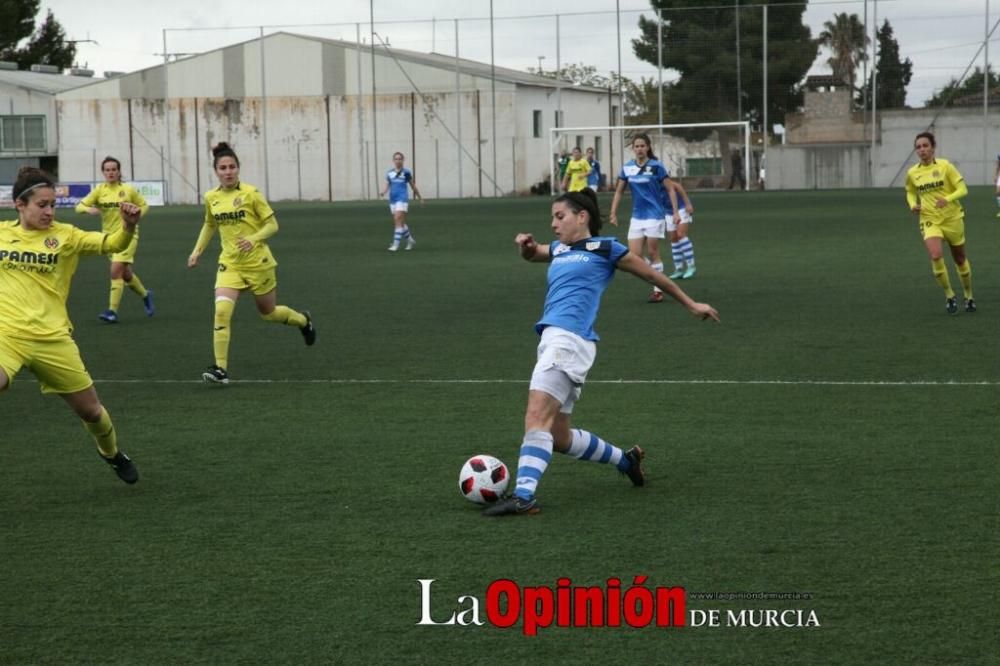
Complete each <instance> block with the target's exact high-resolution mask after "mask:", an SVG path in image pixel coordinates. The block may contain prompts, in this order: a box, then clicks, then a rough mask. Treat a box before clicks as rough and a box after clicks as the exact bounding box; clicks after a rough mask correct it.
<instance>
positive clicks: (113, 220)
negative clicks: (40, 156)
mask: <svg viewBox="0 0 1000 666" xmlns="http://www.w3.org/2000/svg"><path fill="white" fill-rule="evenodd" d="M123 201H128V202H129V203H134V204H135V205H136V206H138V207H139V208H141V209H142V213H141V215H145V214H146V211H148V210H149V204H148V203H146V200H145V199H144V198H143V196H142V195H141V194H139V192H138V191H136V189H135V188H134V187H132V186H131V185H129V184H128V183H101V184H100V185H98V186H97V187H95V188H94V189H92V190H91V191H90V194H88V195H87V196H85V197H84V198H83V199H81V200H80V203H78V204H77V205H76V212H78V213H86V212H87V209H88V208H99V209H100V210H101V229H102V230H103V231H104V233H106V234H113V233H115V232H116V231H118V230H119V229H121V228H122V214H121V211H120V210H119V209H118V204H120V203H121V202H123ZM135 235H136V237H137V238H138V236H139V231H138V229H136V233H135Z"/></svg>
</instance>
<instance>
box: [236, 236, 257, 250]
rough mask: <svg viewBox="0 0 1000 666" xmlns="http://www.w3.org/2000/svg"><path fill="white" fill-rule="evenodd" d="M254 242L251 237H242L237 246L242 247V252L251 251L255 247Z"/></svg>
mask: <svg viewBox="0 0 1000 666" xmlns="http://www.w3.org/2000/svg"><path fill="white" fill-rule="evenodd" d="M254 244H255V243H254V242H253V241H252V240H250V239H249V238H241V239H239V240H238V241H236V247H238V248H240V252H249V251H250V250H252V249H253V246H254Z"/></svg>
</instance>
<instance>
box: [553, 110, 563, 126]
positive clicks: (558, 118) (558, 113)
mask: <svg viewBox="0 0 1000 666" xmlns="http://www.w3.org/2000/svg"><path fill="white" fill-rule="evenodd" d="M555 118H556V127H562V126H563V118H564V115H563V112H562V111H556V116H555Z"/></svg>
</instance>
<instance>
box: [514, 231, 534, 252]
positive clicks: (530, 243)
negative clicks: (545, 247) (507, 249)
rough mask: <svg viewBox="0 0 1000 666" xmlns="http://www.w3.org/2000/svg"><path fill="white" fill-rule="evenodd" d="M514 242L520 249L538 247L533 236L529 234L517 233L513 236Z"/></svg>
mask: <svg viewBox="0 0 1000 666" xmlns="http://www.w3.org/2000/svg"><path fill="white" fill-rule="evenodd" d="M514 242H515V243H517V246H518V247H519V248H521V249H522V250H533V249H537V248H538V243H537V242H536V241H535V237H534V236H532V235H531V234H518V235H517V236H515V237H514Z"/></svg>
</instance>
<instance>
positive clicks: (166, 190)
mask: <svg viewBox="0 0 1000 666" xmlns="http://www.w3.org/2000/svg"><path fill="white" fill-rule="evenodd" d="M167 54H168V51H167V29H166V28H164V29H163V126H164V132H163V139H164V141H165V142H166V144H167V164H170V83H169V77H168V67H167V66H168V65H169V64H170V56H169V55H167ZM167 173H168V172H166V171H165V172H164V174H163V202H164V203H167V204H169V203H170V200H171V198H172V195H173V192H172V191H171V190H172V188H171V187H170V183H169V181H168V180H167Z"/></svg>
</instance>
